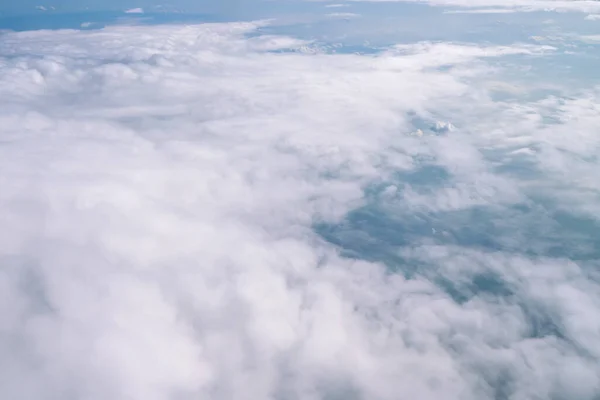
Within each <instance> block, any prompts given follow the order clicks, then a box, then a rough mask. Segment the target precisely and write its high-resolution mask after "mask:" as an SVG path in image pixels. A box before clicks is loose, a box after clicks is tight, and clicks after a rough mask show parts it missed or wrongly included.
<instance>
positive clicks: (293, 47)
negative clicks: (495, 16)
mask: <svg viewBox="0 0 600 400" xmlns="http://www.w3.org/2000/svg"><path fill="white" fill-rule="evenodd" d="M265 24H267V23H266V22H256V23H231V24H204V25H197V26H145V27H144V26H133V27H126V26H118V27H111V28H109V29H103V30H98V31H38V32H21V33H6V34H4V35H3V40H2V42H1V43H0V54H1V55H2V58H1V59H0V68H1V71H2V73H1V74H0V187H2V190H1V191H0V223H1V224H2V226H5V227H10V229H4V230H2V231H1V232H0V295H1V296H2V297H3V299H2V301H0V310H1V314H0V315H2V319H0V332H2V340H0V354H1V355H2V357H0V372H2V374H3V376H4V378H5V379H4V380H3V381H0V388H1V391H2V393H5V394H6V396H7V397H9V398H15V399H16V398H18V399H23V400H29V399H39V398H42V397H43V398H47V399H70V398H73V399H81V398H84V399H89V400H95V399H106V398H111V399H116V400H119V399H147V400H167V399H169V400H170V399H192V398H211V399H231V398H238V399H283V398H285V399H287V398H289V399H302V400H305V399H306V400H308V399H336V398H346V399H360V398H369V399H381V400H387V399H397V398H419V399H425V400H427V399H439V398H445V399H500V398H512V399H532V398H536V396H539V397H541V398H564V399H566V398H582V399H593V397H594V396H595V394H596V393H598V385H599V382H600V379H599V377H600V370H599V368H598V365H599V364H598V359H599V358H600V350H599V348H598V345H597V343H598V341H597V339H598V326H597V325H598V324H597V321H596V320H595V319H594V318H593V317H594V315H595V314H594V312H595V310H597V308H598V306H599V305H600V304H599V303H600V296H598V293H599V291H598V279H597V278H598V277H597V276H595V275H594V274H595V272H594V271H595V270H596V269H594V268H593V267H594V265H595V264H594V263H595V262H596V261H593V258H591V257H588V258H585V257H584V256H585V255H586V254H589V252H588V253H586V251H588V250H589V248H587V247H586V246H588V247H589V246H592V247H593V244H594V243H593V240H592V243H591V245H590V242H589V241H586V240H584V239H586V238H587V237H586V236H585V235H584V233H582V229H583V226H584V224H578V223H577V222H581V221H585V223H587V225H586V226H587V229H590V230H591V232H593V229H595V225H594V224H595V223H596V222H595V221H596V220H595V219H594V218H596V216H597V215H598V214H595V212H596V211H597V210H596V209H595V208H594V207H596V206H595V204H597V202H596V200H597V198H596V197H595V196H597V193H598V190H599V189H600V188H599V187H598V183H597V179H595V177H596V176H597V170H598V169H597V162H596V161H595V159H594V157H595V155H596V154H597V151H598V150H599V148H598V147H599V144H600V143H599V139H598V138H597V135H595V134H594V127H595V126H596V124H597V121H598V118H599V116H600V111H599V109H598V106H597V104H599V103H598V99H599V97H600V95H599V92H598V90H596V89H593V88H590V89H587V90H586V91H583V92H580V93H572V96H571V97H569V98H563V97H560V98H559V97H550V96H546V97H544V98H543V99H541V100H540V99H538V100H534V101H520V102H516V101H513V100H510V99H509V100H503V101H496V100H494V99H493V98H492V95H491V94H490V93H489V92H488V91H487V90H486V89H485V86H484V85H483V84H482V82H485V81H486V79H488V78H487V77H488V76H489V74H490V71H491V69H492V68H499V67H498V66H497V64H496V61H497V60H499V59H500V58H501V57H504V56H510V57H514V58H518V57H524V58H528V59H533V58H539V57H544V56H547V55H548V54H552V52H554V51H555V49H554V48H549V47H543V46H531V45H515V46H487V47H483V46H477V45H466V44H452V43H417V44H407V45H398V46H393V47H391V48H389V49H388V50H386V51H384V52H382V53H380V54H377V55H374V56H360V55H353V54H326V53H323V52H320V51H318V49H316V50H314V49H313V48H312V47H311V46H312V44H311V43H310V42H305V41H301V40H298V39H295V38H291V37H283V36H260V35H257V28H259V27H261V26H264V25H265ZM313 50H314V51H313ZM490 64H494V66H492V65H490ZM495 76H497V75H495ZM545 116H546V117H548V116H552V117H553V118H556V119H557V120H556V123H553V124H550V123H547V122H546V120H545V119H544V117H545ZM450 126H452V127H453V128H452V129H449V127H450ZM416 129H421V130H422V131H423V132H424V134H423V135H422V136H420V137H415V136H412V135H410V133H411V132H414V131H415V130H416ZM524 150H525V151H524ZM522 165H525V166H526V168H524V169H525V171H524V172H523V171H521V173H520V174H516V175H515V174H514V173H513V172H514V169H518V168H520V167H522ZM510 168H513V169H512V170H511V169H510ZM535 174H537V175H535ZM531 175H535V176H536V179H531V178H530V177H531ZM557 188H559V189H560V190H557ZM535 196H538V197H543V201H541V200H540V201H537V200H536V197H535ZM544 202H551V203H552V204H551V205H548V206H543V204H544ZM565 208H567V209H568V211H569V213H568V214H564V213H563V214H561V215H563V217H562V218H563V219H564V221H563V220H560V218H558V217H556V216H555V215H554V214H558V213H559V212H560V211H561V210H565ZM528 210H530V211H528ZM361 212H362V214H361ZM478 212H479V214H478ZM519 213H521V214H519ZM551 213H554V214H552V215H550V214H551ZM576 216H578V217H580V219H579V220H577V219H575V217H576ZM584 217H586V218H584ZM353 218H354V219H353ZM368 218H371V220H370V221H371V224H370V225H369V224H365V223H364V221H368ZM569 218H570V219H569ZM561 221H562V222H561ZM488 222H489V224H490V225H487V223H488ZM535 222H537V223H538V224H537V225H536V224H535ZM561 223H562V225H561ZM569 224H571V225H572V226H571V227H570V228H569ZM319 226H320V227H321V228H319ZM368 226H375V227H378V229H379V230H378V231H377V232H369V231H368ZM347 227H350V228H352V229H350V230H349V231H344V228H347ZM470 227H472V228H473V231H474V232H473V233H472V235H471V236H469V235H468V232H467V231H468V230H469V228H470ZM386 228H387V229H388V231H387V232H388V234H387V235H383V234H382V232H385V229H386ZM475 228H477V229H478V230H476V229H475ZM319 229H321V231H319ZM326 229H330V231H332V232H333V233H334V234H333V235H331V236H330V237H328V236H327V235H326V234H325V233H324V232H323V231H324V230H326ZM390 229H391V233H390ZM402 229H405V232H404V234H403V233H402ZM529 229H539V230H540V231H544V232H548V234H547V237H541V235H535V234H534V233H535V231H533V233H532V231H531V230H529ZM561 231H562V232H563V233H565V236H563V238H566V239H565V240H567V239H568V240H569V241H572V242H569V243H574V247H573V248H572V249H571V250H572V251H573V252H574V253H575V255H577V256H580V258H579V260H580V261H577V260H576V257H575V256H573V257H571V258H573V259H572V260H571V259H569V257H568V254H567V255H566V256H565V254H566V253H564V254H562V255H553V253H552V246H554V245H555V244H556V243H559V242H560V237H559V238H556V237H554V236H553V235H555V234H556V233H557V232H561ZM438 233H439V234H438ZM495 233H497V234H498V237H494V236H493V235H494V234H495ZM344 234H345V235H346V236H344ZM513 234H514V236H512V235H513ZM352 235H354V236H352ZM377 235H379V236H377ZM578 235H579V236H578ZM582 235H584V237H583V239H582V238H581V237H582ZM356 236H358V240H354V239H355V238H356ZM373 236H375V239H378V240H374V241H373V242H370V240H371V239H373ZM351 239H352V240H354V241H353V242H352V241H351ZM476 239H478V240H479V241H478V240H476ZM348 240H350V242H348ZM402 240H404V241H405V243H403V242H402ZM486 240H487V242H486ZM348 243H350V244H352V245H353V246H349V245H348ZM482 243H483V244H482ZM361 246H362V249H363V250H364V251H362V252H361V254H359V256H360V257H356V256H357V255H356V254H354V255H353V256H355V257H347V256H345V254H344V253H343V252H344V250H345V248H353V249H355V250H356V249H359V250H360V249H361ZM372 246H382V247H380V248H376V250H378V252H375V253H374V254H375V255H373V254H371V256H369V250H371V249H373V247H372ZM579 246H582V248H581V249H580V248H579ZM379 250H380V251H379ZM592 250H593V248H592ZM592 250H590V251H592ZM382 255H385V256H389V257H388V258H385V257H382ZM390 260H393V261H390ZM398 260H401V261H398ZM411 271H413V273H411ZM481 282H483V283H481ZM575 383H576V384H575Z"/></svg>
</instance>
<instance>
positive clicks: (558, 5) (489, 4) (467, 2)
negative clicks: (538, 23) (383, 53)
mask: <svg viewBox="0 0 600 400" xmlns="http://www.w3.org/2000/svg"><path fill="white" fill-rule="evenodd" d="M349 1H350V2H355V1H357V2H364V1H366V2H374V3H390V2H419V3H422V2H425V3H428V4H431V5H435V6H444V7H466V8H473V9H476V10H477V11H475V12H476V13H483V12H484V11H483V10H484V9H485V8H489V12H493V13H499V12H501V11H500V10H501V9H507V10H517V11H520V12H531V11H559V12H562V11H573V12H585V13H594V12H600V4H598V2H597V1H593V0H582V1H570V0H509V1H506V0H349Z"/></svg>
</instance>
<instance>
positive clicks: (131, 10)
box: [125, 7, 144, 14]
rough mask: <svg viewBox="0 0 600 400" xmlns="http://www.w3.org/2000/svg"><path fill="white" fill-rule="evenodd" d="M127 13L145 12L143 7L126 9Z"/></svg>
mask: <svg viewBox="0 0 600 400" xmlns="http://www.w3.org/2000/svg"><path fill="white" fill-rule="evenodd" d="M125 13H126V14H143V13H144V9H143V8H139V7H138V8H130V9H129V10H125Z"/></svg>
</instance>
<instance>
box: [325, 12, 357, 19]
mask: <svg viewBox="0 0 600 400" xmlns="http://www.w3.org/2000/svg"><path fill="white" fill-rule="evenodd" d="M327 16H328V17H330V18H359V17H360V14H356V13H330V14H327Z"/></svg>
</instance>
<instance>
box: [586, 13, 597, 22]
mask: <svg viewBox="0 0 600 400" xmlns="http://www.w3.org/2000/svg"><path fill="white" fill-rule="evenodd" d="M585 19H586V20H588V21H597V20H600V14H589V15H587V16H586V17H585Z"/></svg>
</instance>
